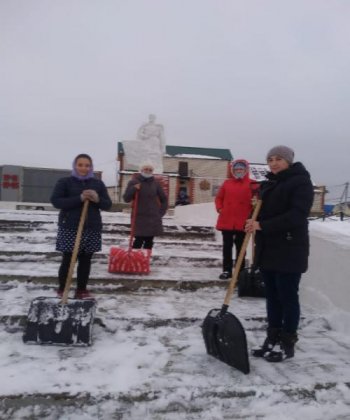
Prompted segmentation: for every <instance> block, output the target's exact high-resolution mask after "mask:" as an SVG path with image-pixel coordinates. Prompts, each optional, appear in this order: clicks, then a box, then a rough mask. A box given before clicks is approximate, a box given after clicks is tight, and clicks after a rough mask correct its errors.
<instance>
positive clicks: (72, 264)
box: [61, 200, 89, 305]
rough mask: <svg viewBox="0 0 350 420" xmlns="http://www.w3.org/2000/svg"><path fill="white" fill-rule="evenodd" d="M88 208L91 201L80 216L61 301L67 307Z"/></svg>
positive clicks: (85, 203)
mask: <svg viewBox="0 0 350 420" xmlns="http://www.w3.org/2000/svg"><path fill="white" fill-rule="evenodd" d="M88 207H89V200H85V201H84V206H83V210H82V212H81V215H80V220H79V226H78V231H77V236H76V237H75V242H74V248H73V253H72V258H71V260H70V265H69V270H68V274H67V280H66V286H65V288H64V291H63V296H62V301H61V303H62V305H65V304H66V303H67V300H68V293H69V289H70V287H71V284H72V279H73V272H74V267H75V263H76V262H77V257H78V252H79V246H80V241H81V235H82V233H83V228H84V223H85V219H86V215H87V211H88Z"/></svg>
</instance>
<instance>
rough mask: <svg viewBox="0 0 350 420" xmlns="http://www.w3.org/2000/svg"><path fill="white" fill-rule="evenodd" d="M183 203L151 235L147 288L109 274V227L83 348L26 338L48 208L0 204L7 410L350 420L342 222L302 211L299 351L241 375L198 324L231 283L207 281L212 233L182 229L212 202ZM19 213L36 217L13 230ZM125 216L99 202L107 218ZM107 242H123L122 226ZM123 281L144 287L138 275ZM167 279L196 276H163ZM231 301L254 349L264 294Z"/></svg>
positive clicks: (0, 403) (7, 414)
mask: <svg viewBox="0 0 350 420" xmlns="http://www.w3.org/2000/svg"><path fill="white" fill-rule="evenodd" d="M187 207H188V209H186V210H185V209H184V208H182V209H181V212H182V214H181V215H180V216H179V215H175V217H174V218H168V219H167V220H166V224H167V225H168V226H169V229H168V232H169V235H168V236H167V235H165V236H164V238H162V239H161V240H159V241H158V242H157V246H156V249H155V257H157V258H155V259H154V266H152V272H153V273H151V274H150V276H149V277H147V278H148V280H149V283H148V284H147V287H137V288H135V289H134V290H132V291H128V290H126V289H125V287H121V285H122V284H123V285H125V281H127V280H125V279H124V278H123V276H118V275H116V276H115V275H109V274H108V273H107V272H106V261H107V253H108V249H109V246H110V243H109V241H108V236H109V234H106V235H105V236H106V241H105V244H104V250H103V251H102V253H101V254H100V256H99V258H97V259H96V261H95V264H94V270H93V275H92V279H94V280H93V281H92V284H91V288H92V289H93V290H94V292H95V293H96V298H97V301H98V305H97V313H96V323H95V324H94V328H93V337H94V344H93V345H92V346H91V347H84V348H77V347H58V346H39V345H25V344H23V343H22V332H23V325H24V321H25V319H26V313H27V311H28V308H29V305H30V302H31V301H32V300H33V298H34V297H36V296H43V295H48V296H53V294H54V287H55V283H54V282H55V272H57V265H58V261H59V260H58V258H57V256H56V255H55V252H54V233H55V229H56V227H55V223H54V222H55V215H52V214H51V213H50V214H49V212H46V213H45V212H41V213H38V212H24V211H23V212H18V211H17V212H13V213H9V212H6V211H3V212H0V244H1V250H3V252H0V279H1V280H2V281H1V282H0V290H1V293H0V321H1V322H0V343H1V344H0V372H1V378H2V381H0V396H1V397H0V418H1V419H71V420H75V419H77V420H79V419H123V420H124V419H132V420H133V419H135V420H137V419H159V420H163V419H166V420H167V419H169V420H171V419H176V420H178V419H179V420H182V419H205V420H207V419H208V420H216V419H261V418H264V419H269V420H270V419H315V420H316V419H317V420H318V419H326V420H328V419H334V420H335V419H350V358H349V355H350V338H349V337H350V334H349V332H350V327H349V325H350V323H349V321H350V312H349V306H350V305H348V304H347V297H348V296H349V288H348V287H349V272H350V270H349V269H348V253H349V249H350V223H349V222H348V221H344V222H339V221H333V220H328V221H325V222H322V221H312V222H311V223H310V231H311V234H312V249H311V258H310V270H309V272H308V273H307V274H306V275H305V276H304V278H303V282H302V290H301V300H302V303H303V306H302V322H301V328H300V341H299V342H298V344H297V351H296V357H295V358H294V359H292V360H289V361H288V362H284V363H282V364H277V365H276V364H269V363H267V362H265V361H264V360H254V359H251V360H250V364H251V373H250V374H249V375H244V374H242V373H241V372H239V371H237V370H235V369H233V368H231V367H229V366H228V365H225V364H223V363H222V362H220V361H218V360H216V359H214V358H212V357H210V356H208V355H207V354H206V352H205V348H204V342H203V339H202V336H201V328H200V326H201V323H202V321H203V319H204V318H205V316H206V314H207V312H208V311H209V310H210V309H212V308H219V307H221V305H222V303H223V299H224V295H225V288H224V287H223V286H225V283H223V282H221V284H220V282H219V284H218V283H213V284H214V285H213V286H212V287H203V286H206V284H205V282H207V285H210V283H209V282H210V280H213V281H214V280H216V279H217V275H218V273H219V272H220V242H216V241H215V236H213V237H212V238H210V235H209V236H208V235H207V236H206V237H205V240H202V239H201V234H199V235H197V237H196V233H195V232H191V230H190V229H188V230H186V228H185V227H184V226H186V225H187V226H191V225H196V226H199V225H205V224H207V225H211V226H212V220H213V217H212V214H211V216H209V217H208V218H207V219H206V217H205V214H206V213H207V209H202V210H201V208H200V207H197V208H196V211H195V212H193V210H192V211H191V209H190V208H191V207H192V206H187ZM186 211H187V212H188V214H187V217H186ZM193 214H196V216H197V217H196V220H197V223H195V222H194V221H193V220H192V219H193ZM11 220H12V221H13V225H11V227H10V228H8V225H6V221H11ZM199 220H200V221H201V223H198V221H199ZM206 220H207V222H206ZM20 221H22V222H23V221H29V222H30V223H31V226H29V227H28V225H23V224H22V225H21V227H20V228H18V222H20ZM127 221H128V216H125V215H120V214H118V215H115V214H107V213H106V214H104V222H105V223H106V229H107V230H108V229H109V227H110V225H111V224H115V226H116V227H118V226H121V227H122V225H123V224H124V223H127ZM186 221H187V222H186ZM41 222H43V223H44V224H43V225H38V223H41ZM180 225H181V226H182V227H181V226H180ZM6 226H7V227H6ZM16 226H17V227H16ZM21 229H22V230H21ZM122 230H123V229H122V228H121V229H120V232H122ZM174 231H176V232H182V234H180V233H179V235H177V234H176V235H175V236H174ZM203 232H207V231H206V230H205V229H203V231H202V233H203ZM114 235H115V238H118V236H120V235H118V234H114ZM191 235H192V237H191ZM203 235H204V233H203ZM189 237H190V239H188V238H189ZM115 240H120V241H121V243H124V244H126V241H127V238H126V236H125V235H124V236H123V237H122V238H118V239H115ZM170 256H171V257H172V258H170ZM21 273H22V274H25V275H27V276H29V275H30V277H31V279H32V280H33V279H36V281H31V282H27V281H24V280H25V279H24V278H23V276H22V274H21ZM16 277H18V278H16ZM129 279H130V280H129V281H130V283H132V282H133V281H136V280H137V279H138V281H139V283H138V285H139V286H140V285H141V286H142V281H143V279H145V277H142V276H136V277H130V278H129ZM98 280H99V281H98ZM172 280H173V281H179V282H180V283H181V281H182V282H185V281H187V282H188V283H191V284H192V287H188V288H185V289H182V288H181V287H178V288H177V289H176V288H166V287H164V282H165V281H168V282H171V281H172ZM145 284H146V283H145ZM160 286H162V287H160ZM199 286H200V287H199ZM230 311H231V312H232V313H234V314H235V315H236V316H237V317H238V319H239V320H240V321H241V322H242V324H243V326H244V329H245V331H246V335H247V340H248V347H249V349H251V348H252V347H254V346H256V345H257V344H258V343H260V342H261V341H262V339H263V337H264V328H265V308H264V301H263V300H262V299H254V298H238V297H237V296H234V297H233V299H232V303H231V305H230Z"/></svg>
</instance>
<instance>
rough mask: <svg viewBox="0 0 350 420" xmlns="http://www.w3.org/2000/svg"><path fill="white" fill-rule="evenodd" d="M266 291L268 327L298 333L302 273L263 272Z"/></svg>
mask: <svg viewBox="0 0 350 420" xmlns="http://www.w3.org/2000/svg"><path fill="white" fill-rule="evenodd" d="M261 275H262V278H263V280H264V283H265V289H266V310H267V321H268V326H269V327H271V328H282V329H283V331H284V332H287V333H291V334H294V333H296V331H297V329H298V325H299V320H300V304H299V283H300V279H301V273H280V272H275V271H265V270H261Z"/></svg>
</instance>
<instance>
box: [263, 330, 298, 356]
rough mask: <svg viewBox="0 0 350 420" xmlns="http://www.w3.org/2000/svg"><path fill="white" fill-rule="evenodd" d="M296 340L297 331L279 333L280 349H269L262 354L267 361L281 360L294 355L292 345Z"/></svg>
mask: <svg viewBox="0 0 350 420" xmlns="http://www.w3.org/2000/svg"><path fill="white" fill-rule="evenodd" d="M297 341H298V335H297V333H286V332H282V333H281V343H280V351H270V352H269V353H266V355H265V356H264V357H265V359H266V360H267V361H268V362H273V363H276V362H282V361H283V360H285V359H290V358H291V357H294V346H295V343H296V342H297Z"/></svg>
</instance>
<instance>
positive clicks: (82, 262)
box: [58, 252, 93, 290]
mask: <svg viewBox="0 0 350 420" xmlns="http://www.w3.org/2000/svg"><path fill="white" fill-rule="evenodd" d="M92 255H93V254H91V253H89V254H88V253H85V252H82V253H79V254H78V268H77V289H79V290H86V286H87V283H88V280H89V276H90V268H91V258H92ZM71 259H72V253H71V252H64V253H63V255H62V262H61V265H60V268H59V270H58V280H59V289H60V290H63V289H64V287H65V285H66V280H67V275H68V271H69V266H70V261H71Z"/></svg>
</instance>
